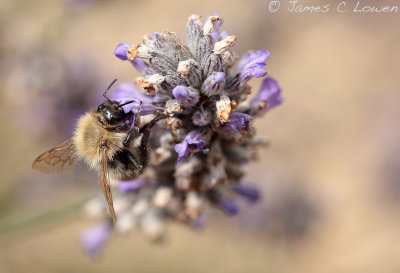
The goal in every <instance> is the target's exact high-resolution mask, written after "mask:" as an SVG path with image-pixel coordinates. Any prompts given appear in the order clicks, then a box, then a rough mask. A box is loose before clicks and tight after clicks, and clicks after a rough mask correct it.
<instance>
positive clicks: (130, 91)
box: [111, 83, 157, 116]
mask: <svg viewBox="0 0 400 273" xmlns="http://www.w3.org/2000/svg"><path fill="white" fill-rule="evenodd" d="M111 100H113V101H116V102H118V103H119V104H123V103H126V102H129V101H134V102H132V103H130V104H127V105H124V106H122V108H123V109H124V111H125V113H128V112H131V111H132V112H133V113H136V112H137V110H138V107H139V104H140V101H142V107H141V110H140V115H141V116H145V115H149V114H152V113H154V112H155V110H156V109H157V108H156V106H155V105H153V104H152V103H151V101H152V98H151V97H148V96H146V95H144V94H143V93H141V92H140V91H139V90H138V89H137V88H136V86H135V85H133V84H131V83H123V84H120V85H119V86H118V87H117V89H116V90H115V91H114V92H113V94H112V97H111Z"/></svg>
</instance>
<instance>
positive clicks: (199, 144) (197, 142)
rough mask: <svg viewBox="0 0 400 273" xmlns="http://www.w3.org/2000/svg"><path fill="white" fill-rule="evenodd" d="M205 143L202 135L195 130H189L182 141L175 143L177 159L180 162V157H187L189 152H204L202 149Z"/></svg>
mask: <svg viewBox="0 0 400 273" xmlns="http://www.w3.org/2000/svg"><path fill="white" fill-rule="evenodd" d="M204 144H205V141H204V138H203V136H202V135H201V134H200V133H199V132H197V131H191V132H190V133H189V134H188V135H187V136H186V137H185V139H184V140H183V141H182V143H179V144H176V145H175V152H177V153H178V161H177V163H179V162H181V161H182V159H184V158H185V157H187V156H188V155H189V153H195V152H198V151H202V152H206V151H205V150H203V146H204Z"/></svg>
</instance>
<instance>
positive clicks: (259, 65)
mask: <svg viewBox="0 0 400 273" xmlns="http://www.w3.org/2000/svg"><path fill="white" fill-rule="evenodd" d="M269 55H270V54H269V52H268V51H266V50H258V51H255V52H252V53H250V54H249V55H245V56H244V57H243V58H242V60H241V61H240V62H239V64H238V69H239V71H240V74H239V80H240V81H241V82H247V81H249V80H250V79H251V78H252V77H256V78H260V77H264V76H265V75H267V72H266V71H265V69H264V66H265V65H266V64H265V62H266V61H267V59H268V58H269Z"/></svg>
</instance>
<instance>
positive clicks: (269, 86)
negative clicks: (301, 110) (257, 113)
mask: <svg viewBox="0 0 400 273" xmlns="http://www.w3.org/2000/svg"><path fill="white" fill-rule="evenodd" d="M260 102H262V103H263V105H262V110H263V111H262V112H263V113H265V112H267V111H268V110H270V109H272V108H274V107H276V106H278V105H280V104H282V102H283V98H282V97H281V88H280V87H279V85H278V83H277V81H276V80H274V79H273V78H270V77H267V78H265V79H264V80H263V82H262V85H261V88H260V90H259V91H258V93H257V95H256V96H255V97H254V98H253V99H252V100H251V102H250V107H252V108H253V109H254V108H256V107H260V105H259V103H260ZM255 110H257V109H255Z"/></svg>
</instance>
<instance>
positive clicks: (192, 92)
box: [172, 85, 200, 107]
mask: <svg viewBox="0 0 400 273" xmlns="http://www.w3.org/2000/svg"><path fill="white" fill-rule="evenodd" d="M172 95H174V98H175V99H176V100H178V101H179V104H180V105H181V106H183V107H190V106H194V105H196V103H197V102H198V101H199V97H200V96H199V92H198V91H197V90H196V89H194V88H193V87H189V88H188V87H186V86H184V85H178V86H176V87H175V88H174V89H173V90H172Z"/></svg>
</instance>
